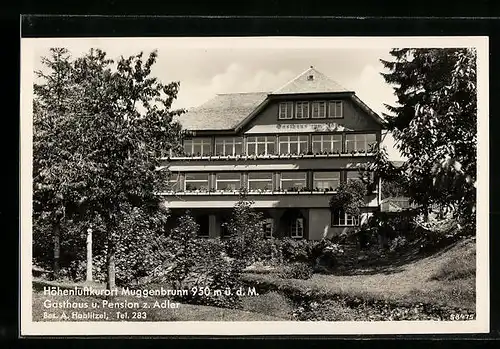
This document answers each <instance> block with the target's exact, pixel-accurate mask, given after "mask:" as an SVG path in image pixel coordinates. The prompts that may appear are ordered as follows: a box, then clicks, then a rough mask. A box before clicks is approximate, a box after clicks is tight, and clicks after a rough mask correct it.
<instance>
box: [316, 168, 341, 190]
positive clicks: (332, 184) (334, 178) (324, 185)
mask: <svg viewBox="0 0 500 349" xmlns="http://www.w3.org/2000/svg"><path fill="white" fill-rule="evenodd" d="M339 185H340V172H314V174H313V188H314V189H316V190H319V191H334V190H335V189H337V188H338V186H339Z"/></svg>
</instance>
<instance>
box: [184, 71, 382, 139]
mask: <svg viewBox="0 0 500 349" xmlns="http://www.w3.org/2000/svg"><path fill="white" fill-rule="evenodd" d="M310 76H312V80H310V78H309V77H310ZM304 93H306V94H307V93H349V94H350V98H351V99H352V100H353V101H354V102H355V103H356V104H357V105H359V106H360V107H361V108H362V109H364V110H365V111H366V112H367V113H368V114H369V115H370V116H372V117H373V118H374V119H375V120H376V121H377V122H379V123H380V124H382V123H383V120H382V119H380V117H379V116H378V115H377V114H376V113H375V112H374V111H373V110H371V109H370V108H369V107H368V106H367V105H366V104H364V103H363V102H362V101H361V100H360V99H359V98H358V97H357V96H355V94H354V92H350V91H348V90H346V89H345V88H343V87H342V86H340V85H339V84H338V83H337V82H335V81H334V80H332V79H330V78H329V77H327V76H326V75H324V74H322V73H320V72H318V71H317V70H316V69H314V68H313V67H311V68H309V69H307V70H306V71H305V72H303V73H302V74H300V75H299V76H297V77H296V78H294V79H293V80H291V81H289V82H288V83H287V84H285V85H284V86H282V87H281V88H279V89H278V90H276V91H274V92H272V93H270V92H246V93H224V94H218V95H216V96H215V97H214V98H212V99H211V100H209V101H208V102H206V103H204V104H202V105H200V106H199V107H195V108H193V109H190V110H188V111H187V112H186V113H185V114H182V115H180V116H179V117H176V118H175V120H178V121H179V122H180V123H181V125H182V127H183V128H184V129H187V130H191V131H226V130H227V131H229V130H236V129H237V128H239V127H242V126H243V125H244V124H246V123H247V122H248V121H250V120H251V119H253V116H254V115H256V114H257V113H258V111H259V110H260V109H261V108H259V107H264V106H265V105H266V104H267V101H268V98H269V96H273V95H283V94H304Z"/></svg>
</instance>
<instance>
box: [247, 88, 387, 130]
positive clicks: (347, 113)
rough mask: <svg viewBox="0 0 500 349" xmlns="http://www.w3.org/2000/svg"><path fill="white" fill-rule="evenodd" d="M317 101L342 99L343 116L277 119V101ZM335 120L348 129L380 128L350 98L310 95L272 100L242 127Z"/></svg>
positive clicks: (316, 122)
mask: <svg viewBox="0 0 500 349" xmlns="http://www.w3.org/2000/svg"><path fill="white" fill-rule="evenodd" d="M307 100H309V101H317V100H320V101H321V100H342V107H343V111H342V113H343V114H342V115H343V118H340V119H332V118H326V119H312V118H309V119H289V120H280V119H278V112H279V103H280V102H284V101H307ZM330 122H335V123H336V124H338V125H342V126H344V127H346V128H348V129H353V130H356V131H363V130H372V131H374V130H380V125H379V124H378V123H377V122H375V120H373V118H372V117H371V116H369V115H367V114H366V112H365V111H363V110H362V109H361V108H360V107H359V106H357V105H356V104H355V103H354V102H353V101H352V100H350V99H346V98H343V99H340V98H332V97H328V98H324V99H323V98H318V97H316V98H311V97H310V96H293V97H290V98H287V99H276V100H272V101H271V102H270V103H269V104H268V105H267V106H266V107H265V108H264V109H263V110H262V111H261V112H260V114H259V115H257V116H256V117H255V118H254V119H253V120H252V121H250V122H249V123H248V125H247V126H246V127H245V128H244V130H248V129H249V128H251V127H253V126H255V125H274V124H277V123H284V124H305V123H312V124H318V123H330Z"/></svg>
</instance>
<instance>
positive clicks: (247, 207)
mask: <svg viewBox="0 0 500 349" xmlns="http://www.w3.org/2000/svg"><path fill="white" fill-rule="evenodd" d="M252 204H253V202H252V201H250V200H248V199H247V197H246V194H245V192H244V191H242V192H241V193H240V197H239V200H238V202H237V203H236V205H235V207H234V208H233V212H232V217H231V219H230V220H229V222H228V223H226V224H225V228H226V229H227V231H228V233H229V236H230V238H229V239H228V240H227V241H226V243H225V247H226V252H227V254H228V255H229V256H230V257H233V258H236V259H238V260H239V261H240V262H241V263H243V265H244V266H249V265H251V264H253V263H254V262H255V261H257V260H259V259H260V257H261V255H262V252H261V250H262V240H263V239H264V236H265V234H264V228H263V221H264V219H263V216H262V214H260V213H259V212H256V211H255V210H254V209H253V208H252Z"/></svg>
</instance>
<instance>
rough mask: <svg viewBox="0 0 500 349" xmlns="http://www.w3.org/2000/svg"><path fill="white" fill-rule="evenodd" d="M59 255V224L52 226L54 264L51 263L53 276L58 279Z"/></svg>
mask: <svg viewBox="0 0 500 349" xmlns="http://www.w3.org/2000/svg"><path fill="white" fill-rule="evenodd" d="M60 255H61V227H60V225H59V224H56V225H55V226H54V265H53V274H52V275H53V278H54V279H55V280H57V279H59V274H60V273H59V272H60V263H59V259H60Z"/></svg>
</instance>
